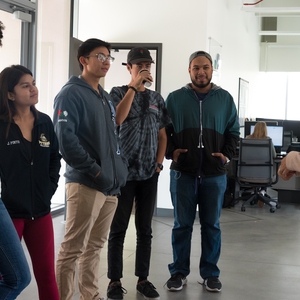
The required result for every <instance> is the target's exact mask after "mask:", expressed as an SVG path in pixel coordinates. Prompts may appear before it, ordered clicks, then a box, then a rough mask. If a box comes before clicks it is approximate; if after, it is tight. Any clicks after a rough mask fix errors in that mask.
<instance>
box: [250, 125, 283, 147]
mask: <svg viewBox="0 0 300 300" xmlns="http://www.w3.org/2000/svg"><path fill="white" fill-rule="evenodd" d="M254 126H255V125H251V126H250V134H252V133H253V131H254ZM267 130H268V136H269V137H270V138H271V139H272V142H273V145H274V147H275V148H281V147H282V146H283V126H271V125H267Z"/></svg>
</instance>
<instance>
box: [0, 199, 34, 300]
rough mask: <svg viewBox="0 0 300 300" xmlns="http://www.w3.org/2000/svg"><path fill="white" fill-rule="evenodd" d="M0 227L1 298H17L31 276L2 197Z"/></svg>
mask: <svg viewBox="0 0 300 300" xmlns="http://www.w3.org/2000/svg"><path fill="white" fill-rule="evenodd" d="M0 228H1V233H0V300H9V299H16V298H17V296H18V295H19V294H20V293H21V291H22V290H23V289H24V288H25V287H26V286H27V285H28V284H29V282H30V279H31V276H30V270H29V267H28V264H27V261H26V257H25V254H24V252H23V248H22V245H21V243H20V239H19V237H18V235H17V232H16V230H15V227H14V225H13V223H12V221H11V218H10V216H9V214H8V212H7V210H6V208H5V206H4V204H3V202H2V200H1V199H0Z"/></svg>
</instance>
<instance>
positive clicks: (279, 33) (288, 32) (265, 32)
mask: <svg viewBox="0 0 300 300" xmlns="http://www.w3.org/2000/svg"><path fill="white" fill-rule="evenodd" d="M258 34H259V35H300V31H268V30H261V31H259V32H258Z"/></svg>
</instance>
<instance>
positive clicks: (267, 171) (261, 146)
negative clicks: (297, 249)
mask: <svg viewBox="0 0 300 300" xmlns="http://www.w3.org/2000/svg"><path fill="white" fill-rule="evenodd" d="M275 165H276V167H275V168H274V162H273V152H272V140H271V139H243V138H241V139H240V149H239V160H238V167H237V181H238V183H239V185H240V186H241V187H244V188H250V189H251V191H253V193H252V194H251V195H250V196H249V197H248V199H247V200H246V201H245V202H244V203H243V204H242V207H241V211H246V208H245V205H246V204H247V203H250V204H251V205H253V204H256V203H257V202H258V200H260V201H262V202H263V203H265V204H267V205H268V206H270V212H272V213H273V212H275V211H276V208H279V207H280V206H279V205H278V200H277V199H271V198H269V197H266V196H263V195H262V194H260V193H259V191H260V189H261V188H262V187H269V186H271V185H273V184H275V183H276V182H277V181H278V176H277V169H278V164H277V163H275ZM241 199H243V197H242V198H241Z"/></svg>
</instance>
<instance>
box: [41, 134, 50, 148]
mask: <svg viewBox="0 0 300 300" xmlns="http://www.w3.org/2000/svg"><path fill="white" fill-rule="evenodd" d="M39 145H40V146H41V147H44V148H49V147H50V141H48V140H47V138H46V137H45V134H44V133H41V135H40V139H39Z"/></svg>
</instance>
